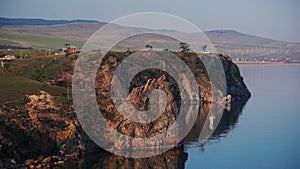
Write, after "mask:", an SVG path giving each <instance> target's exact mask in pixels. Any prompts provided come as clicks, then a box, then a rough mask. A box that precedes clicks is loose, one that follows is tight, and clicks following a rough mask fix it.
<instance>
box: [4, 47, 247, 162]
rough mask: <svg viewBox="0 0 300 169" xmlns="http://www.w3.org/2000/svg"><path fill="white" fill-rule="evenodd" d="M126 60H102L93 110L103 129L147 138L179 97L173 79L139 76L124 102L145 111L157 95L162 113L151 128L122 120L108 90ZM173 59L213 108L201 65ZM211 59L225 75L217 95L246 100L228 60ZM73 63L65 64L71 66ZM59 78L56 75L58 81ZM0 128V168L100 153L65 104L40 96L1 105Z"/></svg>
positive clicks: (171, 115)
mask: <svg viewBox="0 0 300 169" xmlns="http://www.w3.org/2000/svg"><path fill="white" fill-rule="evenodd" d="M129 54H130V53H118V52H110V53H108V54H107V55H106V56H105V58H104V60H103V62H102V64H101V66H100V68H99V70H98V72H97V78H96V95H97V96H98V97H97V98H98V100H97V101H98V106H99V109H100V110H101V112H102V113H103V115H104V116H105V118H106V119H107V122H108V123H109V125H110V126H112V127H114V128H115V129H116V130H117V131H119V132H121V133H123V134H126V135H130V136H133V137H151V136H152V135H154V134H155V133H161V132H163V131H164V129H165V128H168V127H169V126H170V125H171V124H172V123H173V122H174V120H175V119H176V116H177V114H178V111H179V109H180V100H181V98H180V91H179V90H178V85H177V84H176V82H175V81H174V79H173V78H172V77H171V76H170V75H169V74H168V73H166V72H163V71H160V70H154V69H153V70H152V69H149V70H146V71H142V72H140V73H139V75H138V76H135V77H134V78H133V80H132V82H131V85H130V87H129V91H130V94H129V97H128V98H129V100H130V102H131V103H132V104H133V105H134V107H135V108H136V109H138V110H148V109H149V108H150V107H151V104H150V101H149V98H148V94H149V93H151V91H153V90H155V89H160V90H163V91H165V93H166V100H167V102H166V109H165V111H164V112H163V114H162V115H161V116H160V117H159V118H158V119H157V120H155V121H153V122H151V124H139V123H134V122H131V121H129V120H128V119H125V118H124V117H123V116H122V115H120V114H119V113H118V111H117V109H116V108H115V106H114V104H113V102H112V99H111V93H110V87H111V86H110V85H111V79H112V75H113V73H114V71H115V69H116V67H117V66H118V65H119V64H120V63H121V62H122V60H123V59H124V58H125V57H126V56H128V55H129ZM175 54H176V55H177V56H179V57H180V58H181V59H182V60H183V61H185V62H186V64H187V65H188V66H189V67H190V68H191V71H192V72H193V74H194V75H195V78H196V81H197V82H198V86H197V87H198V88H199V89H200V90H199V91H200V95H201V100H200V101H201V104H207V103H213V102H215V100H213V99H212V98H211V97H210V89H211V86H210V79H209V77H208V74H207V71H206V69H205V67H204V66H203V64H202V62H201V60H200V59H199V58H198V57H197V56H196V55H195V54H193V53H188V54H184V53H180V52H178V53H175ZM215 56H217V57H220V59H221V61H222V64H223V67H224V70H225V75H226V83H227V93H222V95H223V96H227V95H231V96H232V99H231V100H232V101H235V100H240V99H243V98H249V97H250V92H249V90H248V89H247V87H246V85H245V84H244V82H243V78H242V77H241V75H240V73H239V69H238V67H237V65H235V64H234V63H233V62H232V61H231V59H230V58H229V57H228V56H224V55H215ZM74 62H75V60H74ZM74 62H72V63H70V64H71V65H74ZM63 74H64V77H71V75H72V73H71V71H70V72H64V73H63ZM60 76H62V74H59V75H58V77H60ZM70 80H71V79H70V78H66V82H67V83H68V84H71V81H70ZM133 111H134V110H133ZM0 123H1V126H3V127H1V128H0V159H1V160H0V162H1V163H2V164H1V163H0V168H1V166H9V165H12V166H16V165H18V164H21V165H20V166H25V163H26V165H27V166H28V167H30V166H39V167H45V166H46V167H47V166H56V165H60V166H64V165H65V162H66V161H68V159H70V158H77V157H80V156H82V155H84V154H86V153H87V152H90V151H95V150H100V149H99V147H97V145H95V144H94V143H93V142H92V141H91V140H90V139H89V138H88V136H87V135H86V134H85V133H84V131H83V130H82V128H81V126H80V124H79V122H78V120H77V118H76V115H75V113H74V109H73V106H72V103H71V101H70V100H67V99H66V98H64V99H61V98H59V97H56V96H53V95H50V94H49V93H47V92H44V91H40V92H39V93H38V94H27V95H26V96H25V98H24V99H22V100H20V101H18V102H14V103H11V104H4V105H2V107H1V109H0ZM107 139H109V138H107ZM112 141H113V140H112ZM100 151H101V150H100ZM180 151H181V150H180ZM180 154H181V153H180ZM116 161H119V159H116ZM142 162H143V161H142V160H141V163H142Z"/></svg>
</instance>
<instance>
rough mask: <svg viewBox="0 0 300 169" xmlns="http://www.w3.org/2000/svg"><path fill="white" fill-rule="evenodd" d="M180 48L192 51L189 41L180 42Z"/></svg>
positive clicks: (186, 51) (185, 51) (183, 50)
mask: <svg viewBox="0 0 300 169" xmlns="http://www.w3.org/2000/svg"><path fill="white" fill-rule="evenodd" d="M179 48H180V49H181V52H183V53H189V52H190V45H189V44H188V43H187V42H180V43H179Z"/></svg>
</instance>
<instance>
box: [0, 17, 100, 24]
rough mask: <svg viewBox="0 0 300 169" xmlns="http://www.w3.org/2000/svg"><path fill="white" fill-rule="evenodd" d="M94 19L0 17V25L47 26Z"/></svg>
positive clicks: (86, 21)
mask: <svg viewBox="0 0 300 169" xmlns="http://www.w3.org/2000/svg"><path fill="white" fill-rule="evenodd" d="M91 22H98V21H95V20H82V19H76V20H46V19H27V18H4V17H0V26H48V25H59V24H68V23H91Z"/></svg>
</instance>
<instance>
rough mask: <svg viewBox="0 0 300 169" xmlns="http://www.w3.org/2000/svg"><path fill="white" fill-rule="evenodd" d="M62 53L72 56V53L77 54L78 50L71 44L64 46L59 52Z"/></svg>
mask: <svg viewBox="0 0 300 169" xmlns="http://www.w3.org/2000/svg"><path fill="white" fill-rule="evenodd" d="M59 51H60V54H62V55H63V54H71V53H76V52H77V48H76V46H71V45H70V44H68V43H66V44H65V45H64V47H63V48H62V49H61V50H59Z"/></svg>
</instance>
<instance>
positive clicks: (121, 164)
mask: <svg viewBox="0 0 300 169" xmlns="http://www.w3.org/2000/svg"><path fill="white" fill-rule="evenodd" d="M246 102H247V100H238V101H235V102H233V103H232V104H231V105H230V106H227V107H226V108H225V109H223V108H224V107H218V106H214V105H209V104H206V105H202V106H201V108H200V113H199V114H198V117H197V119H196V122H195V124H194V126H193V128H192V129H191V131H190V132H189V134H188V135H187V136H186V137H185V139H184V140H183V142H182V144H180V145H179V146H177V147H175V148H173V149H171V150H169V151H167V152H165V153H163V154H160V155H157V156H153V157H148V158H125V157H121V156H116V155H113V154H110V153H103V152H92V153H89V154H86V155H85V156H84V157H83V158H81V159H80V160H70V161H68V162H67V163H66V167H67V168H68V166H70V167H71V168H72V167H74V166H77V167H79V168H108V169H109V168H124V169H125V168H126V169H127V168H133V169H138V168H178V169H182V168H185V162H186V160H187V159H188V153H187V152H186V149H188V148H189V147H199V148H200V149H201V150H203V151H204V148H205V144H206V143H208V142H210V141H212V140H218V139H219V138H221V137H226V136H227V134H228V133H229V132H230V130H232V129H234V127H235V126H236V124H237V122H238V119H239V116H240V114H241V113H242V110H243V108H244V106H245V104H246ZM211 106H213V107H211ZM210 108H212V110H213V111H210V112H209V109H210ZM220 111H223V113H222V112H221V113H220ZM207 117H208V120H206V118H207ZM212 118H213V121H214V122H215V123H214V124H213V125H215V126H212V124H211V122H212V120H211V119H212ZM209 119H210V120H209ZM218 120H220V122H219V124H218V125H216V124H217V123H216V122H217V121H218ZM211 127H213V129H212V128H211ZM214 129H215V131H214V132H213V133H212V135H210V134H209V132H201V130H214ZM200 133H201V134H200ZM203 133H204V134H203ZM206 134H209V138H206V137H207V135H206Z"/></svg>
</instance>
